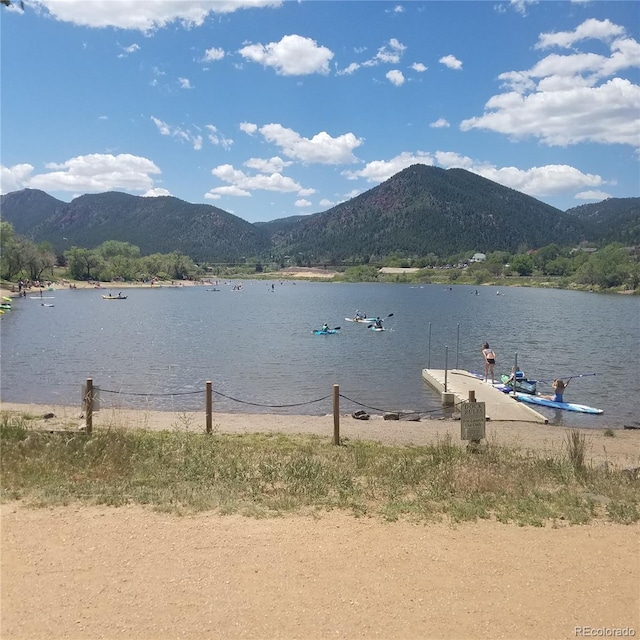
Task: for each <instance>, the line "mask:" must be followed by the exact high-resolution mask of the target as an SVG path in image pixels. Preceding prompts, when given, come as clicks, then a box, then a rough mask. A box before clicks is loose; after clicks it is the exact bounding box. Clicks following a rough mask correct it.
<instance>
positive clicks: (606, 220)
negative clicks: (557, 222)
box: [567, 198, 640, 245]
mask: <svg viewBox="0 0 640 640" xmlns="http://www.w3.org/2000/svg"><path fill="white" fill-rule="evenodd" d="M567 214H568V215H570V216H572V217H575V218H576V219H578V220H580V221H581V222H582V223H583V224H584V226H585V227H586V229H587V233H588V235H589V236H590V237H593V238H599V239H600V241H601V242H622V243H623V244H625V245H637V244H640V198H608V199H607V200H603V201H602V202H596V203H593V204H583V205H581V206H579V207H574V208H573V209H568V210H567Z"/></svg>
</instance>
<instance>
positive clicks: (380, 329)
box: [369, 327, 386, 331]
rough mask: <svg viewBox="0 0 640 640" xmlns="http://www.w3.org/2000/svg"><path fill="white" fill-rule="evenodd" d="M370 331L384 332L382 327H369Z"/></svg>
mask: <svg viewBox="0 0 640 640" xmlns="http://www.w3.org/2000/svg"><path fill="white" fill-rule="evenodd" d="M369 329H371V331H386V329H385V328H384V327H369Z"/></svg>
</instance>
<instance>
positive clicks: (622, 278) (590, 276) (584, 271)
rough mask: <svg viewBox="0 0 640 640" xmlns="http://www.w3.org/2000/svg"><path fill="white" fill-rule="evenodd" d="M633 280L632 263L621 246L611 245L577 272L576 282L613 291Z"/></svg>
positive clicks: (598, 252)
mask: <svg viewBox="0 0 640 640" xmlns="http://www.w3.org/2000/svg"><path fill="white" fill-rule="evenodd" d="M631 280H632V262H631V258H630V257H629V254H628V253H627V251H626V249H625V248H624V247H623V246H622V245H621V244H617V243H616V244H609V245H607V246H606V247H604V248H603V249H600V250H599V251H597V252H596V253H592V254H591V255H590V256H589V259H588V260H587V261H586V262H585V263H584V264H583V265H582V266H581V267H580V268H579V269H578V270H577V271H576V281H577V282H579V283H582V284H590V285H596V286H598V287H601V288H602V289H611V288H613V287H619V286H621V285H623V284H625V283H627V282H630V281H631Z"/></svg>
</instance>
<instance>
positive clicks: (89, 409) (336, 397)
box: [83, 378, 462, 444]
mask: <svg viewBox="0 0 640 640" xmlns="http://www.w3.org/2000/svg"><path fill="white" fill-rule="evenodd" d="M102 394H112V395H118V396H130V397H145V398H166V397H171V398H173V397H176V396H193V395H200V394H203V395H204V396H205V415H206V432H207V433H211V432H212V412H213V402H212V396H213V394H215V395H217V396H219V397H221V398H225V399H226V400H230V401H232V402H237V403H239V404H243V405H246V406H252V407H263V408H270V409H288V408H296V407H302V406H308V405H312V404H317V403H319V402H323V401H325V400H328V399H329V398H333V400H332V404H333V417H334V444H339V440H340V436H339V431H340V429H339V403H340V398H342V399H343V400H345V401H347V402H350V403H352V404H353V405H356V406H359V407H363V408H365V409H368V410H370V411H376V412H379V413H382V414H390V413H392V414H395V415H396V416H397V418H398V419H400V418H401V417H402V416H405V415H415V414H418V415H420V414H422V415H424V414H433V413H440V414H441V415H444V414H443V413H442V408H438V409H432V410H428V411H396V410H389V409H383V408H380V407H374V406H371V405H368V404H366V403H364V402H360V401H358V400H355V399H353V398H350V397H348V396H346V395H344V394H341V393H340V392H339V385H333V393H332V394H328V395H325V396H321V397H319V398H314V399H312V400H306V401H303V402H293V403H286V404H269V403H263V402H255V401H251V400H243V399H241V398H236V397H234V396H231V395H228V394H225V393H222V392H221V391H216V390H214V389H213V385H212V383H211V381H209V380H208V381H207V382H206V388H205V389H201V390H195V391H173V392H162V393H157V392H156V393H154V392H145V393H142V392H134V391H122V390H114V389H105V388H102V387H99V386H96V385H94V384H93V378H87V381H86V385H85V387H84V397H83V404H84V409H85V432H86V433H87V434H91V431H92V426H93V413H94V411H96V410H97V406H98V404H97V400H98V398H99V397H100V396H101V395H102ZM459 404H462V403H459Z"/></svg>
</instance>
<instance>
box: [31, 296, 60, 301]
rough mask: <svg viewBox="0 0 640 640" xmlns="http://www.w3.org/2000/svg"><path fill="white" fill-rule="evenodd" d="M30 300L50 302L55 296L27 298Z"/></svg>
mask: <svg viewBox="0 0 640 640" xmlns="http://www.w3.org/2000/svg"><path fill="white" fill-rule="evenodd" d="M29 297H30V298H31V299H32V300H51V299H52V298H55V296H29Z"/></svg>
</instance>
